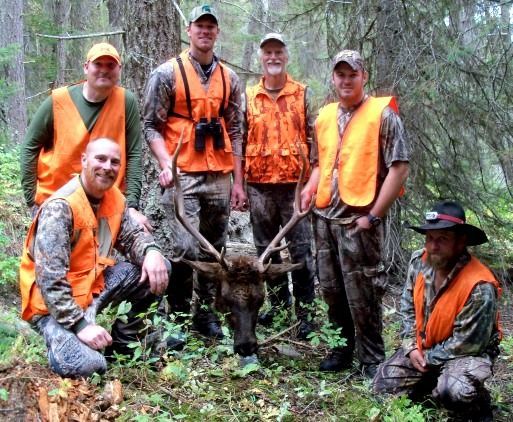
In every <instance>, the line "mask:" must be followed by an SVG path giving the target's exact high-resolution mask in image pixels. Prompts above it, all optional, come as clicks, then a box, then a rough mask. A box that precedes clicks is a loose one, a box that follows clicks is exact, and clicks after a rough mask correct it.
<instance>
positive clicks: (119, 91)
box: [35, 86, 126, 205]
mask: <svg viewBox="0 0 513 422" xmlns="http://www.w3.org/2000/svg"><path fill="white" fill-rule="evenodd" d="M52 104H53V121H54V123H53V132H54V135H53V148H52V149H51V150H49V151H45V150H44V149H43V150H41V152H40V154H39V159H38V163H37V188H36V197H35V202H36V204H37V205H41V204H42V203H43V202H44V200H45V199H46V198H48V197H49V196H51V195H52V194H53V193H54V192H55V191H56V190H57V189H59V188H60V187H61V186H64V184H66V183H67V182H69V180H70V179H71V178H72V177H73V175H74V174H77V173H80V170H81V168H82V165H81V161H80V160H81V156H82V153H83V152H84V151H85V149H86V146H87V144H88V143H89V141H90V140H91V139H97V138H110V139H112V140H113V141H115V142H116V143H117V144H118V145H119V148H120V150H121V151H122V153H121V167H120V169H119V175H118V178H117V180H116V186H118V187H119V188H122V187H123V184H124V178H125V168H126V154H125V150H126V149H125V90H124V88H121V87H117V86H116V87H114V89H113V90H112V92H111V94H110V95H109V96H108V98H107V100H106V101H105V104H104V105H103V107H102V109H101V111H100V114H99V115H98V119H97V121H96V123H95V125H94V127H93V130H92V131H91V133H89V132H88V131H87V128H86V127H85V125H84V121H83V120H82V117H80V113H79V111H78V110H77V108H76V106H75V104H74V103H73V100H72V99H71V96H70V95H69V92H68V88H67V87H62V88H58V89H56V90H54V91H52Z"/></svg>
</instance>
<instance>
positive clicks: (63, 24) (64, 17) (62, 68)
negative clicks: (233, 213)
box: [54, 0, 71, 86]
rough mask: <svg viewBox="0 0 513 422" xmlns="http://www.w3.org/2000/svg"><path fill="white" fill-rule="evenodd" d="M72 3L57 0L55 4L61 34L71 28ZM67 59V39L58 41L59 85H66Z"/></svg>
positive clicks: (55, 16) (55, 18)
mask: <svg viewBox="0 0 513 422" xmlns="http://www.w3.org/2000/svg"><path fill="white" fill-rule="evenodd" d="M70 9H71V6H70V3H69V0H56V1H55V4H54V20H55V23H56V24H57V28H58V30H59V34H61V35H62V34H65V33H67V31H68V29H69V16H70ZM67 70H68V69H67V60H66V40H58V41H57V79H56V83H57V86H62V85H64V84H65V83H66V82H67V81H66V73H67Z"/></svg>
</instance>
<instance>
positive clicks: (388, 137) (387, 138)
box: [379, 107, 410, 168]
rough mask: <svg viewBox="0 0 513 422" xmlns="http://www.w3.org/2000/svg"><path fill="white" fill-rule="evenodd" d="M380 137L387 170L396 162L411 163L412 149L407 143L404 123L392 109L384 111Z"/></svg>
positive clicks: (388, 108) (387, 108)
mask: <svg viewBox="0 0 513 422" xmlns="http://www.w3.org/2000/svg"><path fill="white" fill-rule="evenodd" d="M379 137H380V144H381V146H382V149H383V157H384V161H385V165H386V167H387V168H390V166H392V164H393V163H394V162H395V161H410V147H409V145H408V143H407V141H406V136H405V131H404V126H403V122H402V121H401V118H400V117H399V115H398V114H397V113H396V112H395V111H394V110H392V109H391V108H390V107H386V108H385V110H384V111H383V114H382V119H381V128H380V133H379Z"/></svg>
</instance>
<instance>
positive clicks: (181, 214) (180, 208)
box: [171, 130, 228, 268]
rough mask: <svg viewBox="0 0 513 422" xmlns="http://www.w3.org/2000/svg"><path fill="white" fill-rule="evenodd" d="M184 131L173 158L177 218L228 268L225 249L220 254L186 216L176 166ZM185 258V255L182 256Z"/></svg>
mask: <svg viewBox="0 0 513 422" xmlns="http://www.w3.org/2000/svg"><path fill="white" fill-rule="evenodd" d="M183 132H184V131H183V130H182V134H181V135H180V140H179V141H178V146H177V147H176V151H175V153H174V154H173V157H172V165H171V172H172V173H173V181H174V184H175V196H174V204H175V214H176V218H177V219H178V221H180V223H182V225H183V226H184V228H185V229H186V230H187V231H188V232H189V233H190V234H191V235H192V236H193V237H194V238H195V239H196V240H197V241H198V242H199V245H200V248H201V249H202V250H203V251H205V252H206V253H208V254H210V255H211V256H213V257H214V258H215V259H216V261H217V262H219V264H221V265H222V266H223V267H224V268H228V261H227V260H226V259H225V257H224V255H225V252H226V251H225V249H224V247H223V249H222V250H221V252H219V251H218V250H217V249H216V248H214V246H213V245H212V244H211V243H210V242H209V241H208V240H207V239H205V237H204V236H203V235H202V234H201V233H200V232H199V231H198V230H197V229H196V227H194V226H193V225H192V224H191V222H190V221H189V219H188V218H187V217H186V215H185V207H184V202H183V191H182V185H181V184H180V179H179V177H178V170H177V166H176V162H177V160H178V154H179V153H180V150H181V149H182V143H183ZM182 257H183V255H182Z"/></svg>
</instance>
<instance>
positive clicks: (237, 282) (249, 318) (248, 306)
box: [171, 134, 313, 356]
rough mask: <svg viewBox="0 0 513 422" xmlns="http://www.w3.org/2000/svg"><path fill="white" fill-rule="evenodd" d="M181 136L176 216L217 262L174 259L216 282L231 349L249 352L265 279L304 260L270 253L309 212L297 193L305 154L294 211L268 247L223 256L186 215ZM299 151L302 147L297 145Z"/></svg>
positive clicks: (174, 170)
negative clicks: (281, 259)
mask: <svg viewBox="0 0 513 422" xmlns="http://www.w3.org/2000/svg"><path fill="white" fill-rule="evenodd" d="M182 140H183V134H182V137H180V141H179V144H178V146H177V148H176V151H175V153H174V154H173V160H172V168H171V170H172V173H173V180H174V185H175V195H174V205H175V207H174V208H175V214H176V218H177V219H178V221H180V223H181V224H182V225H183V226H184V228H185V229H186V230H187V231H188V232H189V233H190V234H191V235H192V236H193V237H194V238H195V239H196V240H197V241H198V242H199V245H200V248H201V249H202V250H203V251H205V252H206V253H208V254H210V255H211V256H212V257H213V258H214V259H215V261H216V262H204V261H191V260H188V259H185V258H184V257H183V255H182V256H181V257H176V258H174V259H173V260H174V261H175V262H184V263H186V264H187V265H189V266H190V267H191V268H193V269H194V270H196V271H197V272H198V273H199V274H201V275H203V276H204V277H206V278H208V279H210V280H213V281H215V282H216V283H217V294H216V308H217V309H218V310H219V311H220V312H223V313H226V314H227V315H228V321H229V324H230V326H231V328H232V329H233V332H234V351H235V353H238V354H239V355H241V356H249V355H252V354H254V353H256V352H257V350H258V343H257V338H256V334H255V329H256V323H257V317H258V311H259V310H260V307H261V306H262V304H263V302H264V299H265V280H266V279H267V280H268V279H273V278H276V277H279V276H280V275H282V274H284V273H286V272H289V271H293V270H296V269H299V268H301V267H302V265H303V264H301V263H298V264H291V263H281V264H273V263H272V262H271V260H270V256H271V255H272V254H273V253H274V252H278V251H281V250H282V249H284V248H286V247H287V246H288V244H285V245H281V246H280V242H281V240H282V239H283V238H284V237H285V235H286V234H287V233H288V232H289V231H290V230H291V229H292V228H293V227H294V226H295V225H296V224H297V223H298V222H299V221H300V220H301V219H302V218H303V217H304V216H306V215H307V214H308V212H310V210H311V208H312V206H313V201H312V204H311V205H310V207H309V209H308V210H306V211H303V212H301V206H300V194H301V188H302V181H303V176H304V169H305V168H306V158H305V157H304V155H303V154H302V155H301V158H302V160H303V166H302V169H301V174H300V176H299V180H298V183H297V185H296V192H295V200H294V212H293V215H292V217H291V219H290V221H289V222H288V223H287V224H286V225H285V226H284V227H282V228H281V230H280V231H279V232H278V234H277V235H276V237H275V238H274V239H273V240H272V242H271V243H270V244H269V246H268V247H267V249H266V250H265V251H264V252H263V253H262V254H261V255H260V256H259V257H258V258H257V257H255V256H246V255H234V256H230V257H227V256H225V249H224V248H223V249H222V250H221V251H218V250H217V249H215V248H214V246H213V245H212V244H211V243H210V242H209V241H208V240H207V239H206V238H205V237H204V236H203V235H202V234H201V233H200V232H199V231H198V229H196V227H194V226H193V225H192V224H191V223H190V221H189V220H188V219H187V216H186V215H185V208H184V201H183V192H182V187H181V185H180V179H179V176H178V171H177V168H176V161H177V157H178V153H179V151H180V149H181V147H182ZM299 149H300V151H302V150H301V148H299Z"/></svg>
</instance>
